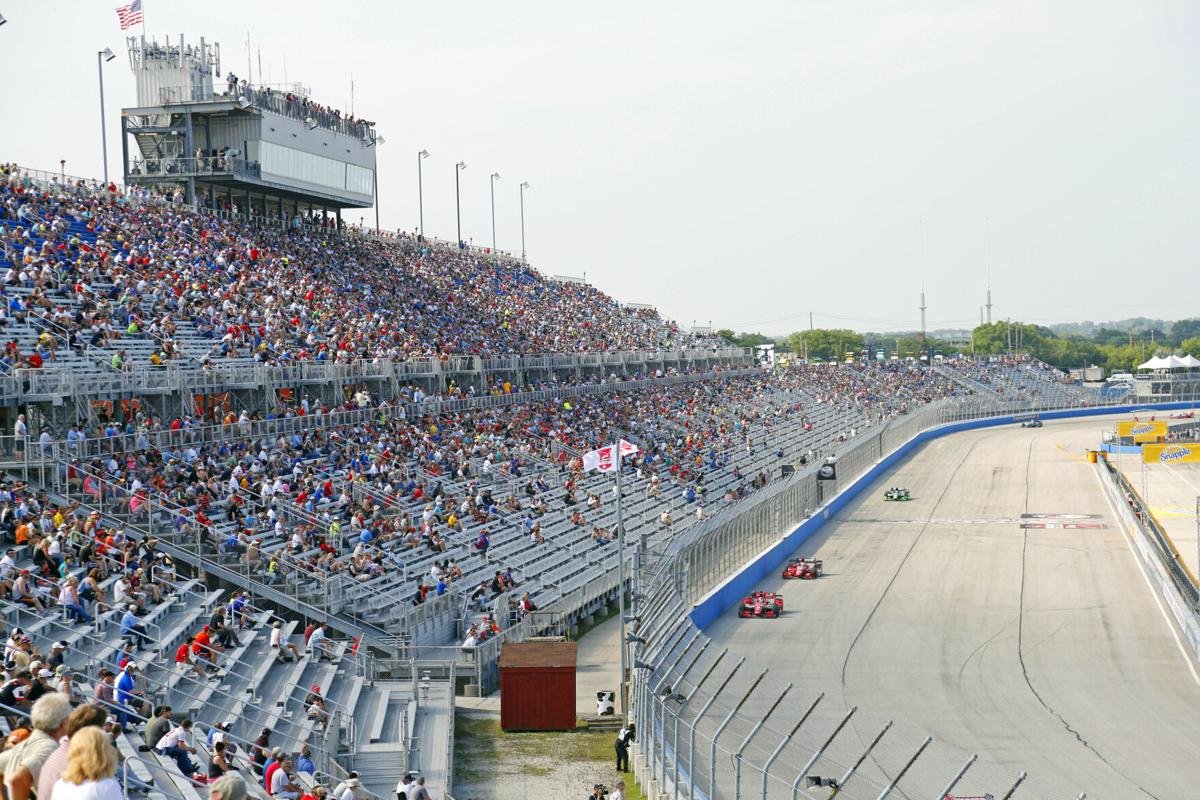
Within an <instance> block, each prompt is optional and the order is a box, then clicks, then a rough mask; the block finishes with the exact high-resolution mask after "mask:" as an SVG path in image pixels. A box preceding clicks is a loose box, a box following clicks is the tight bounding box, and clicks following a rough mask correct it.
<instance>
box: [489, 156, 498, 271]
mask: <svg viewBox="0 0 1200 800" xmlns="http://www.w3.org/2000/svg"><path fill="white" fill-rule="evenodd" d="M490 180H491V187H492V255H495V254H496V181H498V180H500V173H499V172H493V173H492V174H491V178H490Z"/></svg>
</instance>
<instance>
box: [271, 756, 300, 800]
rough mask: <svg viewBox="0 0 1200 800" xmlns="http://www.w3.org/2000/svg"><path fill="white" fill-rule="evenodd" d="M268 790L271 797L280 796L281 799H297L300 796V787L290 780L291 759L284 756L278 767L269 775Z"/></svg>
mask: <svg viewBox="0 0 1200 800" xmlns="http://www.w3.org/2000/svg"><path fill="white" fill-rule="evenodd" d="M269 792H270V794H271V796H272V797H281V798H283V800H298V798H299V797H300V787H298V786H297V785H296V784H295V783H294V782H293V781H292V760H291V759H290V758H285V759H284V760H283V762H282V763H281V764H280V765H279V769H277V770H275V773H274V774H273V775H272V776H271V788H270V789H269Z"/></svg>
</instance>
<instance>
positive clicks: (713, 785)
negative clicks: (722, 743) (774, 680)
mask: <svg viewBox="0 0 1200 800" xmlns="http://www.w3.org/2000/svg"><path fill="white" fill-rule="evenodd" d="M765 677H767V670H766V669H763V671H762V672H760V673H758V677H757V678H755V679H754V683H752V684H751V685H750V689H749V690H747V692H746V693H745V694H744V695H742V699H741V700H738V702H737V705H735V706H734V707H733V710H732V711H730V712H729V713H728V714H726V715H725V719H724V720H722V721H721V724H720V725H718V726H717V730H716V732H714V733H713V737H712V749H711V751H710V752H709V756H708V794H709V797H711V798H716V796H717V740H718V739H720V738H721V734H722V733H724V732H725V729H726V728H727V727H729V723H731V722H733V718H734V716H736V715H737V713H738V712H739V711H741V710H742V706H744V705H745V704H746V701H747V700H749V699H750V695H752V694H754V690H755V689H757V688H758V685H759V684H760V683H762V679H763V678H765ZM695 780H696V779H695V778H694V777H693V778H692V782H693V783H695Z"/></svg>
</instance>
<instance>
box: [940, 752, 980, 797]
mask: <svg viewBox="0 0 1200 800" xmlns="http://www.w3.org/2000/svg"><path fill="white" fill-rule="evenodd" d="M978 759H979V754H978V753H971V757H970V758H968V759H967V763H965V764H963V765H962V767H960V768H959V770H958V772H956V773H955V774H954V777H953V778H951V779H950V783H948V784H947V785H946V788H945V789H942V793H941V794H939V795H938V797H937V800H943V798H945V797H946V795H948V794H950V792H952V791H953V790H954V787H955V786H958V782H959V781H961V780H962V778H963V775H966V774H967V770H969V769H970V768H971V765H973V764H974V763H975V762H976V761H977V760H978Z"/></svg>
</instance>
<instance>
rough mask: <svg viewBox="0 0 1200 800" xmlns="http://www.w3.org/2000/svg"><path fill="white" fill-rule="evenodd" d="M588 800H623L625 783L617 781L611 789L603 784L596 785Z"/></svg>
mask: <svg viewBox="0 0 1200 800" xmlns="http://www.w3.org/2000/svg"><path fill="white" fill-rule="evenodd" d="M588 800H625V781H617V783H616V785H615V786H614V787H613V788H612V789H609V788H608V787H607V786H605V785H604V784H603V783H597V784H596V785H595V786H593V787H592V793H591V794H590V795H588Z"/></svg>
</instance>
